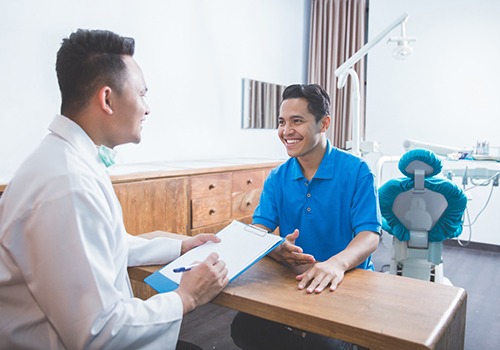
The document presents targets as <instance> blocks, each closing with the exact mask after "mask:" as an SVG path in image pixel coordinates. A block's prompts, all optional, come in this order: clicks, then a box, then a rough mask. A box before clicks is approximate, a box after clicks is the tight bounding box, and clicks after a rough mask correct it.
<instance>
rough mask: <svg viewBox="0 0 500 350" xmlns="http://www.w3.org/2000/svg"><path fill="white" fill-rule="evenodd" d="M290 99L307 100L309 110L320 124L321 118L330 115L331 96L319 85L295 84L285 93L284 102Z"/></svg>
mask: <svg viewBox="0 0 500 350" xmlns="http://www.w3.org/2000/svg"><path fill="white" fill-rule="evenodd" d="M290 98H305V99H306V100H307V102H308V105H307V109H308V110H309V112H311V113H312V114H313V115H314V117H315V118H316V122H319V121H320V120H321V118H323V117H324V116H326V115H330V96H328V94H327V93H326V91H325V90H324V89H323V88H322V87H321V86H319V85H318V84H308V85H306V84H294V85H290V86H288V87H287V88H286V89H285V91H283V101H285V100H288V99H290Z"/></svg>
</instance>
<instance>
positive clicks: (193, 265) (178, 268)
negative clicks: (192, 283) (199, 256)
mask: <svg viewBox="0 0 500 350" xmlns="http://www.w3.org/2000/svg"><path fill="white" fill-rule="evenodd" d="M199 264H200V263H195V264H191V265H189V266H182V267H177V268H175V269H174V272H186V271H189V270H191V269H193V268H195V267H196V266H198V265H199Z"/></svg>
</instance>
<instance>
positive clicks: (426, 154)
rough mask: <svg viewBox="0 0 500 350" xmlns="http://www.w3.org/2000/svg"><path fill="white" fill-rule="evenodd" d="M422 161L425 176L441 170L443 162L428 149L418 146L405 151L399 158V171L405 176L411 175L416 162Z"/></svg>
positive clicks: (435, 173) (433, 174) (430, 175)
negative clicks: (424, 165)
mask: <svg viewBox="0 0 500 350" xmlns="http://www.w3.org/2000/svg"><path fill="white" fill-rule="evenodd" d="M419 162H420V163H424V164H426V165H427V166H426V167H425V169H426V171H425V177H432V176H435V175H437V174H439V173H440V172H441V169H442V168H443V164H442V163H441V160H440V159H439V158H438V157H437V156H436V154H435V153H434V152H432V151H429V150H428V149H423V148H418V149H412V150H411V151H408V152H406V153H405V154H404V155H403V156H402V157H401V159H400V160H399V165H398V168H399V171H401V172H402V173H403V174H404V175H405V176H407V177H410V178H411V177H413V171H414V168H415V166H417V165H416V164H418V163H419Z"/></svg>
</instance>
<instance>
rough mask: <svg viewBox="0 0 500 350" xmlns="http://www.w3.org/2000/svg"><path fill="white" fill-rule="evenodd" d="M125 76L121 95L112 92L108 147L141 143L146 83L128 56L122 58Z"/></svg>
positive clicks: (148, 110)
mask: <svg viewBox="0 0 500 350" xmlns="http://www.w3.org/2000/svg"><path fill="white" fill-rule="evenodd" d="M123 61H124V62H125V65H126V67H127V76H126V79H125V82H124V84H123V89H122V91H121V93H117V92H116V91H114V92H112V99H111V109H112V116H113V118H112V128H111V129H112V132H111V133H110V134H109V140H108V142H107V143H108V145H107V146H108V147H111V148H113V147H114V146H116V145H121V144H124V143H129V142H133V143H139V142H140V141H141V131H142V123H143V122H144V120H145V119H146V116H147V115H148V114H149V112H150V109H149V107H148V105H147V104H146V101H145V97H146V92H147V87H146V82H145V81H144V76H143V73H142V70H141V68H140V67H139V65H138V64H137V63H136V62H135V60H134V59H133V58H132V57H130V56H124V58H123Z"/></svg>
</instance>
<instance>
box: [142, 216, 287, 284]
mask: <svg viewBox="0 0 500 350" xmlns="http://www.w3.org/2000/svg"><path fill="white" fill-rule="evenodd" d="M217 236H218V237H219V238H220V239H221V241H220V242H219V243H214V242H206V243H204V244H202V245H200V246H198V247H196V248H193V249H191V250H190V251H188V252H187V253H185V254H183V255H181V256H180V257H178V258H177V259H175V260H174V261H172V262H170V263H168V264H167V265H165V266H164V267H163V268H161V269H160V270H158V271H156V272H154V273H153V274H151V275H150V276H148V277H146V278H145V279H144V282H146V283H147V284H148V285H150V286H151V287H152V288H153V289H155V290H156V291H157V292H159V293H164V292H171V291H173V290H175V289H177V287H179V283H180V280H181V277H182V273H176V272H174V271H173V270H174V269H176V268H180V267H183V266H189V265H191V264H193V263H195V262H201V261H203V260H205V259H206V258H207V256H208V255H209V254H210V253H212V252H216V253H217V254H219V259H220V260H224V262H225V263H226V267H227V269H228V274H227V277H228V278H229V282H231V281H233V280H234V279H235V278H237V277H238V276H239V275H241V274H242V273H243V272H245V271H246V270H247V269H248V268H249V267H251V266H252V265H253V264H255V263H256V262H257V261H259V260H260V259H262V258H263V257H264V256H265V255H267V254H268V253H269V252H271V251H272V250H273V249H274V248H276V247H277V246H278V245H280V244H281V243H282V242H283V240H284V238H282V237H280V236H277V235H275V234H272V233H267V231H265V230H263V229H261V228H259V227H256V226H252V225H248V224H244V223H242V222H240V221H236V220H234V221H233V222H231V224H229V225H228V226H226V227H225V228H223V229H222V230H221V231H219V232H218V233H217Z"/></svg>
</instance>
